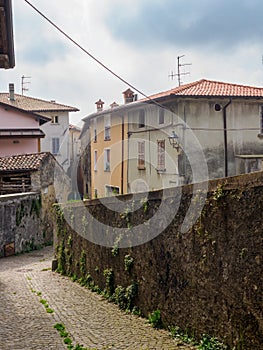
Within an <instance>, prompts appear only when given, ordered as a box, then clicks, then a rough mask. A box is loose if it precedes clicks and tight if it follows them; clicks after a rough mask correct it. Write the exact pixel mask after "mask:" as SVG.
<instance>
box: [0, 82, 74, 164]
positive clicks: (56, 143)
mask: <svg viewBox="0 0 263 350" xmlns="http://www.w3.org/2000/svg"><path fill="white" fill-rule="evenodd" d="M10 85H11V84H10ZM10 85H9V93H0V102H2V103H5V104H7V105H9V106H13V107H17V108H19V109H21V110H24V111H27V112H32V113H37V114H40V115H41V116H43V117H47V118H49V119H50V121H49V122H48V123H45V124H42V125H41V130H42V132H43V133H44V134H45V135H46V136H45V138H43V139H41V145H40V149H41V151H43V152H50V153H52V154H53V155H54V156H55V158H56V160H57V161H58V163H59V164H60V165H62V167H63V169H64V170H65V171H67V169H68V167H69V166H70V150H69V113H70V112H76V111H78V109H77V108H75V107H70V106H66V105H63V104H59V103H56V102H55V101H54V100H52V101H45V100H41V99H38V98H33V97H29V96H25V95H19V94H15V93H14V92H12V90H11V89H10ZM11 94H12V98H10V95H11Z"/></svg>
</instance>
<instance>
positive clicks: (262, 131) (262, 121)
mask: <svg viewBox="0 0 263 350" xmlns="http://www.w3.org/2000/svg"><path fill="white" fill-rule="evenodd" d="M259 132H260V134H263V106H261V110H260V131H259Z"/></svg>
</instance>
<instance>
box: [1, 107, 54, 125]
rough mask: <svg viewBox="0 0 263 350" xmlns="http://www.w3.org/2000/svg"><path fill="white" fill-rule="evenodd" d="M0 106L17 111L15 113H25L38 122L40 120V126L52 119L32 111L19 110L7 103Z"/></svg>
mask: <svg viewBox="0 0 263 350" xmlns="http://www.w3.org/2000/svg"><path fill="white" fill-rule="evenodd" d="M0 106H1V107H4V108H10V109H12V110H15V111H18V112H21V113H24V114H26V115H28V116H30V117H33V118H35V119H37V120H39V124H40V125H42V124H44V123H46V122H49V121H50V120H51V119H50V118H49V117H46V116H44V115H41V114H37V113H35V112H32V111H26V110H25V109H22V108H19V107H17V106H13V105H12V104H7V103H3V102H1V101H0Z"/></svg>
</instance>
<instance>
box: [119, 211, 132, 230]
mask: <svg viewBox="0 0 263 350" xmlns="http://www.w3.org/2000/svg"><path fill="white" fill-rule="evenodd" d="M120 217H121V218H122V219H124V220H125V221H126V224H127V228H131V210H130V209H129V208H126V209H125V210H124V212H122V213H121V214H120Z"/></svg>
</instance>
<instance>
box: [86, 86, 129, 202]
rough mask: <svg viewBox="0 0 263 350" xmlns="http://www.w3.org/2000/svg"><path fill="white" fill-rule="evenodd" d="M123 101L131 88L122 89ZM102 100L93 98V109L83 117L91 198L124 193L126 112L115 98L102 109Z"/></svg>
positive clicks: (127, 99) (127, 97)
mask: <svg viewBox="0 0 263 350" xmlns="http://www.w3.org/2000/svg"><path fill="white" fill-rule="evenodd" d="M124 98H125V102H126V103H128V102H129V98H133V92H132V91H131V90H130V89H128V90H126V91H125V92H124ZM103 104H104V102H103V101H101V100H99V101H97V102H96V105H97V112H96V113H93V114H91V115H89V116H88V117H86V118H84V119H83V120H84V122H85V123H89V132H90V163H91V165H90V166H91V190H90V196H91V198H101V197H108V196H112V195H117V194H125V193H127V155H128V142H127V141H128V116H127V113H125V108H124V109H123V106H122V107H119V106H118V104H116V103H115V102H114V103H112V104H111V106H110V108H109V109H107V110H103Z"/></svg>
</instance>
